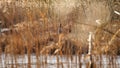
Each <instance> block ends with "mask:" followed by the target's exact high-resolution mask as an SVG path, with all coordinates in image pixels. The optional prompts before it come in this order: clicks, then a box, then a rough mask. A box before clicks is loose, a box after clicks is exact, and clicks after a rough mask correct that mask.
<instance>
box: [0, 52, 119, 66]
mask: <svg viewBox="0 0 120 68" xmlns="http://www.w3.org/2000/svg"><path fill="white" fill-rule="evenodd" d="M0 57H1V59H0V60H1V61H0V68H12V66H13V67H15V68H16V66H17V68H28V67H27V66H28V56H27V55H22V56H20V55H18V56H12V55H5V54H2V55H1V56H0ZM92 57H93V62H94V64H95V65H96V67H95V68H110V67H111V68H120V65H119V64H120V56H116V57H113V58H112V57H110V56H109V57H108V56H105V55H102V56H92ZM37 62H39V65H40V68H58V67H59V68H80V67H81V68H86V66H87V63H88V62H89V59H85V56H84V55H82V57H79V56H76V55H73V56H72V57H69V58H68V57H67V56H50V55H49V56H39V58H38V59H37V58H36V55H31V68H37V66H38V65H37Z"/></svg>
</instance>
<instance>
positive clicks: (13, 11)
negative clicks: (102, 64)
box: [0, 0, 120, 68]
mask: <svg viewBox="0 0 120 68" xmlns="http://www.w3.org/2000/svg"><path fill="white" fill-rule="evenodd" d="M16 3H17V4H16ZM112 3H114V1H113V2H112V1H108V0H105V1H102V0H101V1H98V0H92V1H88V0H84V1H83V0H81V1H79V0H76V1H75V0H69V1H67V0H66V1H65V0H61V1H56V0H55V1H53V0H51V1H50V0H45V1H44V0H40V1H38V0H35V1H32V2H29V1H24V2H23V1H11V2H6V1H0V22H1V23H2V24H1V25H0V29H4V28H8V29H10V30H8V31H5V32H2V33H0V53H1V54H2V53H4V54H5V55H9V54H10V55H12V58H13V59H14V61H15V62H16V64H15V65H16V66H18V65H17V60H16V59H17V57H18V56H19V55H22V56H24V55H25V54H27V57H28V64H27V66H28V68H31V65H32V63H31V61H32V60H31V54H35V56H36V59H37V62H36V64H37V68H40V67H41V65H45V64H47V62H46V60H47V58H46V57H47V56H49V55H56V57H57V62H59V58H58V55H61V56H64V55H65V56H67V57H69V58H70V59H71V61H72V59H73V57H72V56H73V55H79V59H78V60H79V64H81V63H80V59H81V55H82V54H86V53H87V52H88V41H87V38H88V33H89V32H91V31H92V32H93V33H94V38H93V41H92V45H93V50H92V52H93V53H92V54H93V55H94V54H98V55H101V54H108V55H119V54H120V49H119V47H120V46H119V44H120V43H119V41H120V36H119V35H120V24H119V23H120V16H118V15H115V14H114V13H113V11H114V10H116V11H118V8H116V7H115V6H114V5H113V4H112ZM20 4H22V5H20ZM58 4H60V6H58ZM115 4H116V2H115ZM117 4H119V3H118V2H117ZM101 11H102V12H101ZM96 21H97V23H96ZM60 24H61V26H60ZM59 30H61V33H60V32H59ZM42 55H44V56H45V57H44V58H45V61H44V62H40V61H39V60H40V58H39V57H40V56H42ZM13 59H11V60H12V61H13ZM57 65H58V67H59V65H63V63H61V62H59V63H58V64H57ZM86 65H87V64H86ZM88 65H89V64H88ZM92 66H94V68H95V67H96V66H95V63H94V62H93V61H92ZM13 67H14V64H12V65H11V68H13ZM68 67H69V64H68Z"/></svg>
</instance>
